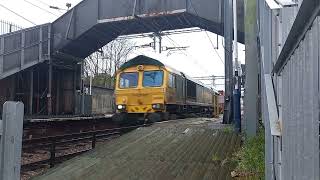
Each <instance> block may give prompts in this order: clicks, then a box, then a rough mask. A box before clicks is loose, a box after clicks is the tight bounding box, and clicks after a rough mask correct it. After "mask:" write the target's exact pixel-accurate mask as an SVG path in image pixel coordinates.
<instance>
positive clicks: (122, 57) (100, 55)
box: [84, 39, 134, 86]
mask: <svg viewBox="0 0 320 180" xmlns="http://www.w3.org/2000/svg"><path fill="white" fill-rule="evenodd" d="M133 50H134V44H133V43H132V42H131V41H128V40H126V39H115V40H114V41H112V42H110V43H108V44H107V45H106V46H104V47H102V48H101V50H99V51H97V52H94V53H93V54H91V55H90V56H89V57H87V58H86V59H85V66H84V71H85V76H86V77H89V76H93V77H94V83H95V84H97V85H103V86H110V85H111V84H112V79H113V76H114V74H115V72H116V71H117V70H118V69H119V67H120V66H121V65H122V64H123V63H124V62H126V61H127V58H128V55H129V54H130V53H132V51H133Z"/></svg>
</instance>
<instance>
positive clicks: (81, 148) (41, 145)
mask: <svg viewBox="0 0 320 180" xmlns="http://www.w3.org/2000/svg"><path fill="white" fill-rule="evenodd" d="M169 121H178V119H176V120H168V121H161V122H156V123H154V124H158V123H159V124H160V123H166V122H169ZM150 125H151V124H139V125H128V126H123V127H115V128H105V129H101V127H99V128H100V129H98V130H91V131H86V132H80V133H78V132H77V133H64V134H61V131H59V132H58V133H57V135H51V134H52V133H50V134H49V135H46V136H43V137H39V136H34V137H35V138H34V137H33V138H25V139H23V142H22V165H21V175H22V176H21V177H22V179H23V180H24V179H26V180H27V179H29V178H30V177H33V176H36V175H38V174H41V172H42V171H44V170H45V169H48V168H51V167H54V166H55V165H56V164H59V163H62V162H64V161H66V160H68V159H71V158H73V157H75V156H77V155H80V154H83V153H85V152H88V151H90V150H92V149H94V148H95V147H96V144H97V143H98V142H104V141H108V140H111V139H113V138H117V137H119V136H121V135H123V134H125V133H127V132H129V131H131V130H134V129H136V128H139V127H146V126H150ZM102 127H104V126H102ZM106 127H109V126H106ZM111 127H112V126H111ZM67 132H68V131H67ZM72 132H74V131H72Z"/></svg>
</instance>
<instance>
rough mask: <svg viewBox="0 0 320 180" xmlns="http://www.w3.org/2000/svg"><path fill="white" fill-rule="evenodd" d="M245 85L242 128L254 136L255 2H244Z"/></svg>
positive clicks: (255, 115)
mask: <svg viewBox="0 0 320 180" xmlns="http://www.w3.org/2000/svg"><path fill="white" fill-rule="evenodd" d="M245 8H246V9H245V37H246V38H245V46H246V53H245V57H246V58H245V59H246V80H245V81H246V83H245V96H244V104H245V106H244V126H245V127H244V128H245V133H246V134H247V135H248V136H255V135H256V131H257V122H258V107H257V106H258V79H259V76H258V67H259V66H258V43H257V35H258V34H257V31H258V26H257V16H258V13H257V2H256V1H251V0H245Z"/></svg>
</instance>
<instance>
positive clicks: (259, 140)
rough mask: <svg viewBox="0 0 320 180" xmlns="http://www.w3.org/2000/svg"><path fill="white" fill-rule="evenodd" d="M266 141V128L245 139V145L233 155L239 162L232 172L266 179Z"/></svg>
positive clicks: (235, 174)
mask: <svg viewBox="0 0 320 180" xmlns="http://www.w3.org/2000/svg"><path fill="white" fill-rule="evenodd" d="M264 142H265V141H264V129H260V130H259V133H258V134H257V136H255V137H252V138H246V139H245V141H244V144H243V146H242V147H241V149H240V150H239V151H238V152H236V153H235V154H234V157H233V160H234V161H235V162H236V164H237V167H236V169H235V170H234V171H233V172H232V176H233V177H249V178H250V179H264V169H265V164H264ZM240 179H242V178H240Z"/></svg>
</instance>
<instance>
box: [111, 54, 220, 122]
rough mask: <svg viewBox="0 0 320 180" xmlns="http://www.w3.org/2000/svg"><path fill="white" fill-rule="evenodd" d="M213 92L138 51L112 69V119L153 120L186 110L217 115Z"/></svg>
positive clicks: (180, 113)
mask: <svg viewBox="0 0 320 180" xmlns="http://www.w3.org/2000/svg"><path fill="white" fill-rule="evenodd" d="M217 95H218V93H217V92H215V91H214V90H212V89H210V88H208V87H205V85H203V84H202V83H201V82H197V81H195V80H192V79H191V78H190V77H188V76H186V75H185V74H184V73H182V72H179V71H177V70H175V69H173V68H170V67H168V66H166V65H164V64H163V63H161V62H160V61H158V60H156V59H153V58H150V57H147V56H142V55H140V56H137V57H135V58H133V59H131V60H129V61H128V62H126V63H124V64H123V65H122V66H121V67H120V68H119V70H118V71H117V73H116V83H115V102H116V113H115V115H114V116H113V120H114V121H116V122H125V121H126V120H130V119H135V120H140V121H150V122H157V121H161V120H168V119H175V118H176V117H177V115H186V114H190V113H194V114H201V115H203V116H206V117H212V116H214V115H217V114H216V113H217V108H218V105H217Z"/></svg>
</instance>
